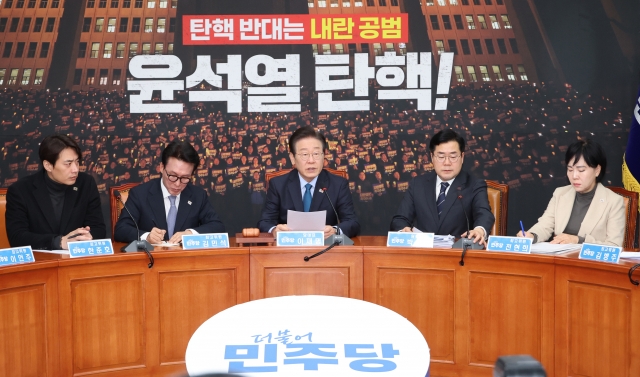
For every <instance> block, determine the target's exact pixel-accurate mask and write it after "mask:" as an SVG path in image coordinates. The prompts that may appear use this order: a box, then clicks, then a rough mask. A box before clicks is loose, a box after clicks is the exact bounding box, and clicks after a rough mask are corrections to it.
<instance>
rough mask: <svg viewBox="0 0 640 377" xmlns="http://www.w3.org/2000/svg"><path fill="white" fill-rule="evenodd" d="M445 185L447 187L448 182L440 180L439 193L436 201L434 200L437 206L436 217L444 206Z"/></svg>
mask: <svg viewBox="0 0 640 377" xmlns="http://www.w3.org/2000/svg"><path fill="white" fill-rule="evenodd" d="M447 187H449V184H448V183H447V182H442V183H441V184H440V194H438V201H437V202H436V204H437V206H438V217H440V214H441V213H442V209H443V208H444V199H445V192H446V191H447Z"/></svg>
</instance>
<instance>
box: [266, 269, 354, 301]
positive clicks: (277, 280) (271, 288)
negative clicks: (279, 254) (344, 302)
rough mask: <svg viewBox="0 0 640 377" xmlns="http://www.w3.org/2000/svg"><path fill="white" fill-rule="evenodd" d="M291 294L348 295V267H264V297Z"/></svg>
mask: <svg viewBox="0 0 640 377" xmlns="http://www.w3.org/2000/svg"><path fill="white" fill-rule="evenodd" d="M293 295H325V296H339V297H349V269H348V268H347V267H342V268H341V267H315V268H302V267H300V268H296V267H268V268H265V270H264V297H265V298H268V297H278V296H293Z"/></svg>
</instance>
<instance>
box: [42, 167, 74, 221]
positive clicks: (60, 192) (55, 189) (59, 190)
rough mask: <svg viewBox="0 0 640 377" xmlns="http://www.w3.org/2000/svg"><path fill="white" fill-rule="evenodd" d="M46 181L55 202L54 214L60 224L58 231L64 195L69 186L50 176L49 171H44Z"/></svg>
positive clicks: (53, 202)
mask: <svg viewBox="0 0 640 377" xmlns="http://www.w3.org/2000/svg"><path fill="white" fill-rule="evenodd" d="M44 181H45V183H46V184H47V190H48V191H49V197H50V198H51V204H53V214H54V215H55V217H56V223H57V224H58V229H57V231H58V232H59V231H60V220H61V219H62V208H63V207H64V196H65V192H66V190H67V188H68V187H69V186H67V185H65V184H64V183H58V182H56V181H54V180H53V179H51V178H50V177H49V174H47V171H46V170H45V171H44Z"/></svg>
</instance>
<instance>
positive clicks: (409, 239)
mask: <svg viewBox="0 0 640 377" xmlns="http://www.w3.org/2000/svg"><path fill="white" fill-rule="evenodd" d="M387 246H389V247H427V248H433V233H411V232H389V233H388V235H387Z"/></svg>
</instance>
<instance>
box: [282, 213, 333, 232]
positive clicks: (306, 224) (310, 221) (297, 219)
mask: <svg viewBox="0 0 640 377" xmlns="http://www.w3.org/2000/svg"><path fill="white" fill-rule="evenodd" d="M326 222H327V211H315V212H298V211H292V210H288V211H287V226H288V227H289V229H291V230H300V231H316V232H324V227H325V225H326Z"/></svg>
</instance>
